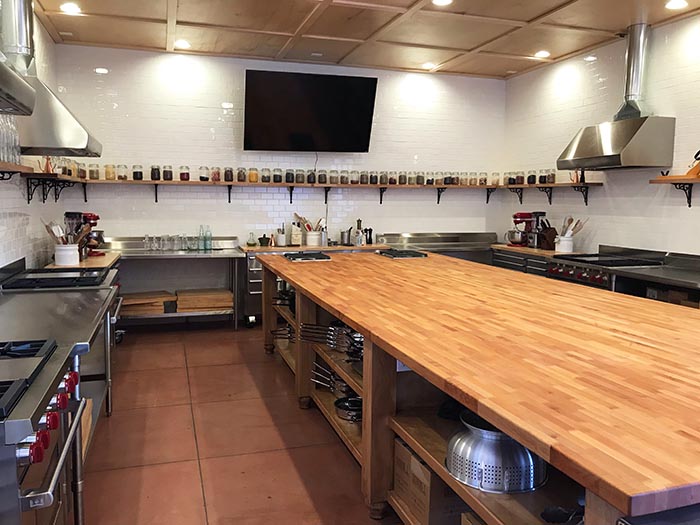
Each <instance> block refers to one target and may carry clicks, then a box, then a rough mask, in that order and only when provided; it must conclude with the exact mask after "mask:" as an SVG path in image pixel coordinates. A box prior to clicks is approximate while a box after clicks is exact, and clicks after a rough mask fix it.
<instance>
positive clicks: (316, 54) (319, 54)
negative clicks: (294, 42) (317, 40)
mask: <svg viewBox="0 0 700 525" xmlns="http://www.w3.org/2000/svg"><path fill="white" fill-rule="evenodd" d="M311 56H312V57H322V56H323V53H318V52H316V53H311Z"/></svg>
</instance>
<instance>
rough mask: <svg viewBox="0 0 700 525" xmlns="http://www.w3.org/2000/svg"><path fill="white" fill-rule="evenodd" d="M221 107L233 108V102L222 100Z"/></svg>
mask: <svg viewBox="0 0 700 525" xmlns="http://www.w3.org/2000/svg"><path fill="white" fill-rule="evenodd" d="M221 107H222V108H224V109H233V102H222V103H221Z"/></svg>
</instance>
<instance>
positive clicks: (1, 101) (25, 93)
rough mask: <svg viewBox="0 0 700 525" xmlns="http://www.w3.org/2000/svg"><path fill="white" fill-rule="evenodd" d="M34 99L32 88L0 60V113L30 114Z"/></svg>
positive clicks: (34, 94)
mask: <svg viewBox="0 0 700 525" xmlns="http://www.w3.org/2000/svg"><path fill="white" fill-rule="evenodd" d="M35 100H36V93H35V91H34V88H33V87H32V86H30V85H29V84H28V83H27V82H25V80H24V79H23V78H22V77H21V76H20V75H18V74H17V73H15V70H14V69H12V68H11V67H10V66H8V65H7V64H5V63H4V62H0V113H4V114H9V115H31V114H32V111H33V110H34V102H35Z"/></svg>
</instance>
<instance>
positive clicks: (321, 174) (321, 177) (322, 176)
mask: <svg viewBox="0 0 700 525" xmlns="http://www.w3.org/2000/svg"><path fill="white" fill-rule="evenodd" d="M327 182H328V174H327V173H326V170H319V171H318V183H319V184H326V183H327Z"/></svg>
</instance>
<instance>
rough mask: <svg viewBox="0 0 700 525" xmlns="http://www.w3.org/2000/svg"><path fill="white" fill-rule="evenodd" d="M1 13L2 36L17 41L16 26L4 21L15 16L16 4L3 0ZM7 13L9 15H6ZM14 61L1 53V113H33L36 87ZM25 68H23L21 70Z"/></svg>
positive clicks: (4, 38) (11, 48) (7, 47)
mask: <svg viewBox="0 0 700 525" xmlns="http://www.w3.org/2000/svg"><path fill="white" fill-rule="evenodd" d="M1 5H2V6H1V7H0V13H1V15H2V20H3V23H2V38H3V40H5V41H9V42H16V41H18V40H19V39H18V38H15V37H14V35H13V33H14V31H15V29H14V27H7V28H6V27H5V23H4V21H5V20H6V18H7V19H8V20H9V19H12V18H14V17H15V15H14V14H13V13H11V12H10V11H12V10H13V8H14V7H15V6H13V5H11V4H9V5H8V4H6V3H5V2H2V4H1ZM6 15H7V17H6ZM5 48H6V49H8V50H13V49H14V47H11V46H5ZM11 64H12V62H11V61H10V60H8V58H7V57H6V56H5V55H3V54H2V53H0V113H4V114H10V115H31V114H32V111H33V110H34V103H35V100H36V93H35V91H34V88H33V87H32V86H30V85H29V84H28V83H27V82H26V81H25V80H24V78H22V75H20V74H18V73H17V72H16V71H15V69H14V68H13V67H12V65H11ZM23 70H25V68H22V69H21V71H23Z"/></svg>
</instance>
